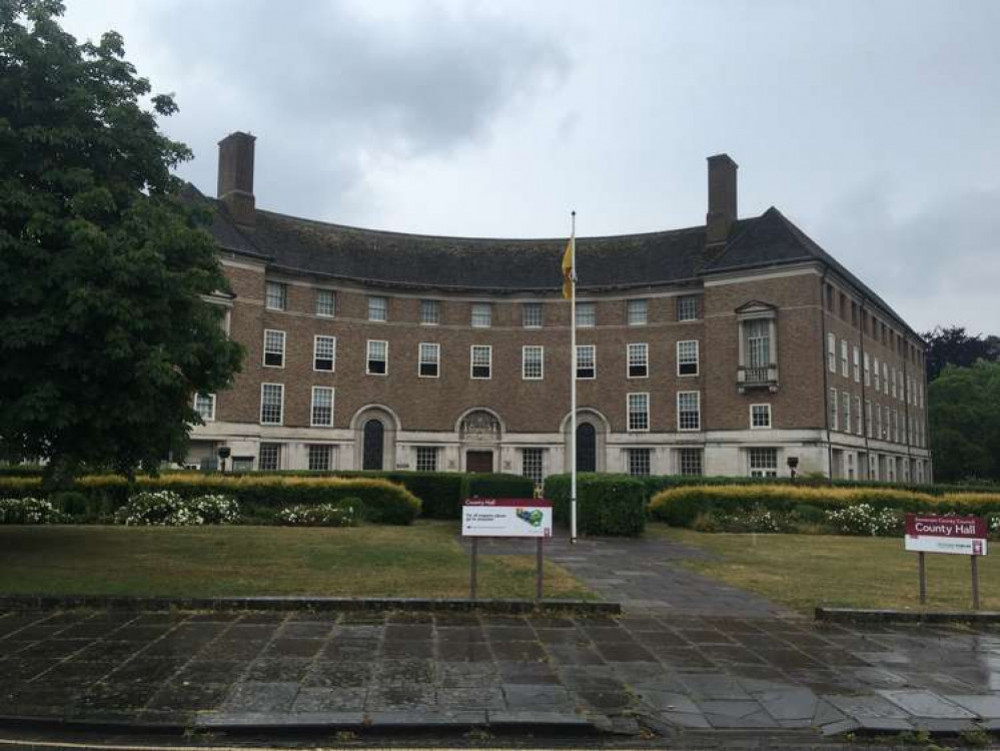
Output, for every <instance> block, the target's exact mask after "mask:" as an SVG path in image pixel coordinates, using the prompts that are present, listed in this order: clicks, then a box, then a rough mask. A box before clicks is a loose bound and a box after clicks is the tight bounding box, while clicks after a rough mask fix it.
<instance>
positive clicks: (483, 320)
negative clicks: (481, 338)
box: [469, 302, 493, 329]
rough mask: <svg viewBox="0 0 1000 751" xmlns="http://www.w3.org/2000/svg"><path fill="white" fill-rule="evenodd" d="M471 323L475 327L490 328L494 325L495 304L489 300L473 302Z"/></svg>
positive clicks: (470, 316)
mask: <svg viewBox="0 0 1000 751" xmlns="http://www.w3.org/2000/svg"><path fill="white" fill-rule="evenodd" d="M469 325H470V326H471V327H472V328H474V329H488V328H491V327H492V326H493V305H492V304H491V303H488V302H474V303H472V310H471V312H470V314H469Z"/></svg>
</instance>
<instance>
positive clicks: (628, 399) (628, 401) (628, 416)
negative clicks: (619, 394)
mask: <svg viewBox="0 0 1000 751" xmlns="http://www.w3.org/2000/svg"><path fill="white" fill-rule="evenodd" d="M632 397H641V398H642V399H644V400H645V407H646V408H645V412H644V414H645V415H646V426H645V427H643V428H635V427H632V414H633V412H632ZM635 414H636V415H638V414H642V413H639V412H636V413H635ZM649 417H650V413H649V392H648V391H636V392H632V393H629V394H626V395H625V422H626V428H627V430H626V432H628V433H648V432H649V423H650V419H649Z"/></svg>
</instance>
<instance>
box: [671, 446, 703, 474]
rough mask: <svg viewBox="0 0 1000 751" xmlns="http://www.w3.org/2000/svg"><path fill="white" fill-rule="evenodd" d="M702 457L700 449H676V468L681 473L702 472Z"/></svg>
mask: <svg viewBox="0 0 1000 751" xmlns="http://www.w3.org/2000/svg"><path fill="white" fill-rule="evenodd" d="M703 459H704V452H703V451H702V450H701V449H677V460H678V461H677V468H678V471H679V472H680V474H682V475H702V474H704V469H703V464H704V461H703Z"/></svg>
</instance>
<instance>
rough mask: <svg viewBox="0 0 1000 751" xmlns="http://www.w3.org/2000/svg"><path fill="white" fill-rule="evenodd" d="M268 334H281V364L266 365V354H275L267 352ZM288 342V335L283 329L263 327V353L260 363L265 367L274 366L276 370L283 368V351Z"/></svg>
mask: <svg viewBox="0 0 1000 751" xmlns="http://www.w3.org/2000/svg"><path fill="white" fill-rule="evenodd" d="M268 334H281V364H280V365H268V362H267V356H268V354H272V355H273V354H275V352H273V351H271V352H269V351H268V349H267V335H268ZM287 342H288V336H287V335H286V334H285V332H284V331H281V330H279V329H264V355H263V357H262V358H261V365H263V366H264V367H265V368H275V369H277V370H283V369H284V367H285V351H286V345H287Z"/></svg>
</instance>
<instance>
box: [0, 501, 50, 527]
mask: <svg viewBox="0 0 1000 751" xmlns="http://www.w3.org/2000/svg"><path fill="white" fill-rule="evenodd" d="M61 521H63V515H62V514H61V513H60V512H59V510H58V509H57V508H56V507H55V506H53V505H52V503H51V502H49V501H46V500H44V499H42V498H31V497H28V498H0V524H58V523H59V522H61Z"/></svg>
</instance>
